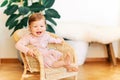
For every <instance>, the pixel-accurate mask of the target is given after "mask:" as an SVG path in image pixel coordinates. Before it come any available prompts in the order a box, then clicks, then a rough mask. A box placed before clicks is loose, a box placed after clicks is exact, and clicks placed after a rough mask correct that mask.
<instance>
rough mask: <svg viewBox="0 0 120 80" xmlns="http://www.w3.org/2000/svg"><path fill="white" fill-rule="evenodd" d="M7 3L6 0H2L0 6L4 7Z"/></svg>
mask: <svg viewBox="0 0 120 80" xmlns="http://www.w3.org/2000/svg"><path fill="white" fill-rule="evenodd" d="M7 3H8V0H4V2H3V3H2V4H1V5H0V7H4V6H5V5H6V4H7Z"/></svg>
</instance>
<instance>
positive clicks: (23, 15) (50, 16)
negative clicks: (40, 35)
mask: <svg viewBox="0 0 120 80" xmlns="http://www.w3.org/2000/svg"><path fill="white" fill-rule="evenodd" d="M54 2H55V0H4V1H3V3H2V4H1V7H5V6H6V9H5V10H4V14H6V15H7V16H9V17H8V19H7V21H6V24H5V25H6V27H7V28H8V29H9V30H13V32H12V33H11V35H12V34H13V33H14V32H15V31H16V30H18V29H21V28H24V27H27V22H28V18H29V16H30V15H31V14H32V13H35V12H41V13H43V14H44V16H45V18H46V21H47V31H49V32H53V33H55V30H54V29H53V28H52V25H54V26H56V25H57V23H56V22H55V20H54V19H55V18H56V19H59V18H60V15H59V13H58V12H57V11H56V10H55V9H53V8H52V5H53V4H54Z"/></svg>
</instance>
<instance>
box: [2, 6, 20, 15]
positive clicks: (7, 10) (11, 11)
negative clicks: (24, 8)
mask: <svg viewBox="0 0 120 80" xmlns="http://www.w3.org/2000/svg"><path fill="white" fill-rule="evenodd" d="M17 9H18V5H11V6H9V7H7V9H6V10H5V11H4V13H5V14H7V15H11V14H13V13H14V12H16V10H17Z"/></svg>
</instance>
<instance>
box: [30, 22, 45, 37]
mask: <svg viewBox="0 0 120 80" xmlns="http://www.w3.org/2000/svg"><path fill="white" fill-rule="evenodd" d="M29 27H30V31H31V33H32V34H33V35H34V36H36V37H39V36H41V35H42V34H43V33H44V32H45V31H46V24H45V20H39V21H34V22H32V23H31V24H30V25H29Z"/></svg>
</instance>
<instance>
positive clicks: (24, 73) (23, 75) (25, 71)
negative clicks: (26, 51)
mask: <svg viewBox="0 0 120 80" xmlns="http://www.w3.org/2000/svg"><path fill="white" fill-rule="evenodd" d="M26 73H27V70H26V68H25V69H24V72H23V74H22V77H21V79H20V80H24V77H25V75H26Z"/></svg>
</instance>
